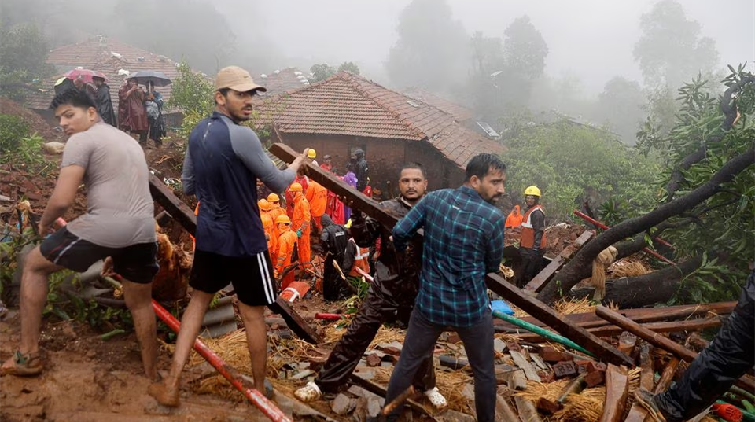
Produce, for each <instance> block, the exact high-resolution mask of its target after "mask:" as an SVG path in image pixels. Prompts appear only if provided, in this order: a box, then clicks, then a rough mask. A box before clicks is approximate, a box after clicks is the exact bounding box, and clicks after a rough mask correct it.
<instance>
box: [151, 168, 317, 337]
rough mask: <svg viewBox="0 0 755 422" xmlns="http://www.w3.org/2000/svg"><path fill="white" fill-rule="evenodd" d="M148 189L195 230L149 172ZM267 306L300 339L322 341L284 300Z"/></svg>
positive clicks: (190, 217)
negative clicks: (281, 318)
mask: <svg viewBox="0 0 755 422" xmlns="http://www.w3.org/2000/svg"><path fill="white" fill-rule="evenodd" d="M149 191H150V193H151V194H152V198H153V199H154V200H155V201H156V202H157V203H158V204H160V205H162V207H163V208H165V210H166V211H168V213H169V214H170V215H171V216H172V217H173V219H174V220H176V221H178V223H179V224H180V225H181V226H182V227H183V228H184V230H186V231H187V232H189V233H190V234H191V235H194V234H195V233H196V232H197V216H196V215H194V212H193V211H192V210H191V209H190V208H189V207H188V206H186V204H185V203H183V201H181V200H180V199H179V198H178V197H177V196H176V194H175V193H173V190H172V189H171V188H169V187H168V186H167V185H165V183H163V182H162V181H161V180H160V179H159V178H158V177H157V176H155V175H154V174H150V177H149ZM268 307H269V308H270V310H271V311H273V312H275V313H277V314H281V316H282V317H283V319H285V320H286V324H287V325H288V328H290V329H291V331H293V332H294V333H295V334H296V335H297V336H299V337H301V339H302V340H304V341H306V342H308V343H313V344H318V343H320V342H321V341H322V339H321V338H320V336H319V335H318V334H317V332H316V331H315V330H313V329H312V327H310V326H309V324H308V323H307V322H306V321H304V319H303V318H302V317H301V316H299V314H297V313H296V311H295V310H294V309H293V308H291V306H290V305H289V304H288V303H286V301H284V300H282V299H280V298H278V299H277V300H276V302H275V303H273V304H272V305H270V306H268Z"/></svg>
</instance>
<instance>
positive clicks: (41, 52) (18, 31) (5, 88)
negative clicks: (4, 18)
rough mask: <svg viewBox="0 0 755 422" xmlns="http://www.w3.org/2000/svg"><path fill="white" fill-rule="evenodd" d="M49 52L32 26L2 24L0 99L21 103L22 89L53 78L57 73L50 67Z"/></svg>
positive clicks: (0, 37) (0, 26) (37, 31)
mask: <svg viewBox="0 0 755 422" xmlns="http://www.w3.org/2000/svg"><path fill="white" fill-rule="evenodd" d="M48 51H49V50H48V47H47V43H46V42H45V40H44V37H43V36H42V34H41V32H40V31H39V29H38V28H37V26H36V25H34V24H33V23H26V24H20V25H16V26H12V27H11V26H10V25H7V24H6V25H2V24H0V95H2V96H6V97H8V98H11V99H13V100H17V101H21V100H23V99H24V96H25V93H26V90H24V89H22V88H19V86H22V85H24V84H28V83H31V82H33V81H36V80H39V79H40V78H45V77H48V76H50V75H51V74H52V73H53V71H54V69H53V67H52V66H51V65H49V64H47V52H48Z"/></svg>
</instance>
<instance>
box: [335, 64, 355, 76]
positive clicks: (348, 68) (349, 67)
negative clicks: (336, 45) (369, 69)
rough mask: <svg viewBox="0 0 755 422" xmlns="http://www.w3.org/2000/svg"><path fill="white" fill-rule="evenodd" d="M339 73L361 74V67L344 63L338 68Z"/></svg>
mask: <svg viewBox="0 0 755 422" xmlns="http://www.w3.org/2000/svg"><path fill="white" fill-rule="evenodd" d="M338 71H339V72H350V73H353V74H355V75H358V74H359V66H357V64H356V63H354V62H343V63H341V65H340V66H338Z"/></svg>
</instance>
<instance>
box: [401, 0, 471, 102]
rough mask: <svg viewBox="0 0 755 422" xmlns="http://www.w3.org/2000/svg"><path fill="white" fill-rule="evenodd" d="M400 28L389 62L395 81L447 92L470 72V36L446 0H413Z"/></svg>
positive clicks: (406, 10) (402, 17) (404, 11)
mask: <svg viewBox="0 0 755 422" xmlns="http://www.w3.org/2000/svg"><path fill="white" fill-rule="evenodd" d="M397 30H398V41H397V42H396V44H395V45H394V46H393V47H391V49H390V51H389V53H388V60H387V62H386V69H387V71H388V76H389V77H390V79H391V82H393V84H394V85H396V86H398V87H399V88H406V87H419V88H424V89H427V90H429V91H431V92H438V93H443V92H449V90H451V89H452V88H453V81H458V80H461V79H462V78H463V76H464V75H465V74H466V70H467V67H468V66H467V57H468V52H469V42H468V41H469V36H468V35H467V33H466V31H465V30H464V27H463V26H462V24H461V22H459V21H458V20H456V19H454V17H453V13H452V11H451V7H450V6H449V5H448V3H447V1H446V0H412V2H411V3H409V5H408V6H407V7H406V8H405V9H404V10H403V11H402V12H401V15H400V17H399V23H398V28H397Z"/></svg>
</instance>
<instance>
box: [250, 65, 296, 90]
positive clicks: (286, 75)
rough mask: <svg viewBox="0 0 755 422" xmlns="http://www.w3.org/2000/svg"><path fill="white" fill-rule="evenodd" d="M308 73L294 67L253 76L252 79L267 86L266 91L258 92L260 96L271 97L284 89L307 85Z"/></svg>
mask: <svg viewBox="0 0 755 422" xmlns="http://www.w3.org/2000/svg"><path fill="white" fill-rule="evenodd" d="M308 77H309V74H307V73H305V72H301V71H300V70H299V69H297V68H295V67H288V68H286V69H282V70H276V71H274V72H272V73H267V74H262V75H258V76H255V77H254V81H255V82H257V83H258V84H260V85H262V86H264V87H265V88H267V92H265V93H260V94H261V97H263V98H264V97H272V96H274V95H278V94H282V93H284V92H286V91H290V90H293V89H299V88H301V87H304V86H307V85H309V80H308V79H307V78H308Z"/></svg>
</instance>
